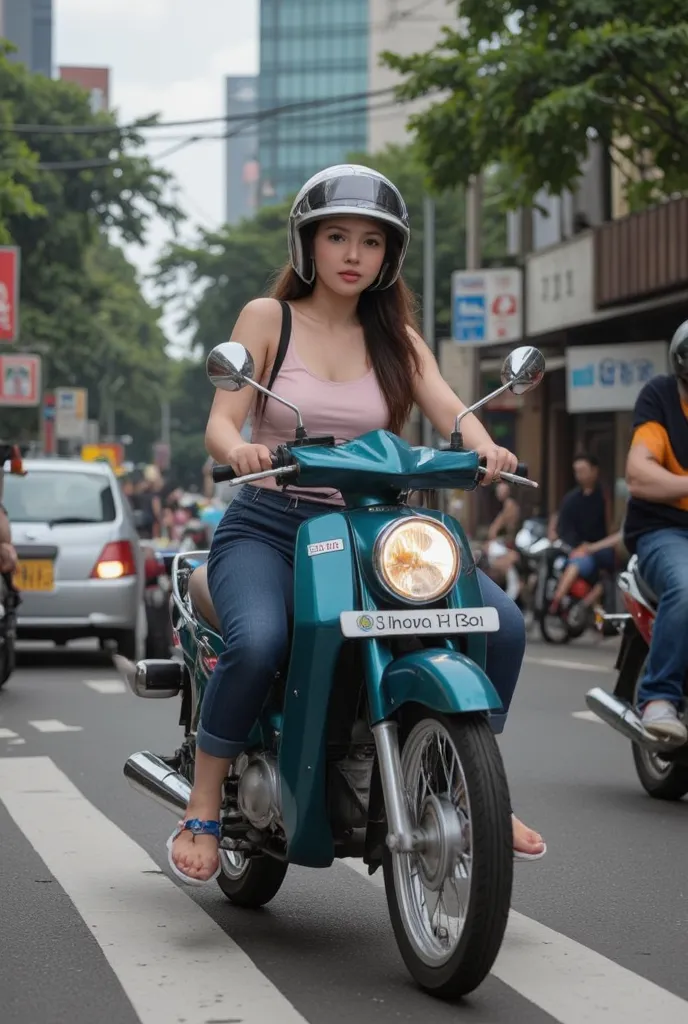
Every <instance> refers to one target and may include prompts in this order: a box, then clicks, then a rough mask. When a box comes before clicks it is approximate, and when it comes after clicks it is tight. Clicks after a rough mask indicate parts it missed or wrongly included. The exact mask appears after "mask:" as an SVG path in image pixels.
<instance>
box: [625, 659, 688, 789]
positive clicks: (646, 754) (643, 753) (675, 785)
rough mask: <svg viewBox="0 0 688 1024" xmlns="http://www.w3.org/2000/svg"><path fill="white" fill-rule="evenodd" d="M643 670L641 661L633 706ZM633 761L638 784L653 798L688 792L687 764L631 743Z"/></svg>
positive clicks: (643, 665) (643, 666)
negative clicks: (668, 759)
mask: <svg viewBox="0 0 688 1024" xmlns="http://www.w3.org/2000/svg"><path fill="white" fill-rule="evenodd" d="M644 672H645V663H644V662H643V664H642V666H641V668H640V671H639V673H638V684H637V685H636V692H635V694H634V695H633V703H634V706H635V704H636V703H637V699H638V686H639V685H640V680H641V679H642V677H643V674H644ZM632 748H633V763H634V764H635V770H636V774H637V776H638V779H639V780H640V785H641V786H642V787H643V789H644V790H645V792H646V793H648V794H649V795H650V796H651V797H653V798H654V799H655V800H674V801H675V800H681V799H682V797H684V796H685V795H686V793H688V765H686V764H679V763H678V762H676V761H665V760H664V759H663V758H661V757H660V756H659V755H658V754H655V753H653V752H652V751H650V750H645V749H644V748H643V747H639V746H638V744H637V743H633V744H632Z"/></svg>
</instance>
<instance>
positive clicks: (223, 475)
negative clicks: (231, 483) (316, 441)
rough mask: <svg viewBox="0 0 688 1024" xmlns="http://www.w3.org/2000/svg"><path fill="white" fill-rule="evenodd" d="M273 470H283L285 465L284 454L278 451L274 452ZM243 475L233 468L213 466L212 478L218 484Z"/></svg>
mask: <svg viewBox="0 0 688 1024" xmlns="http://www.w3.org/2000/svg"><path fill="white" fill-rule="evenodd" d="M270 462H271V468H272V469H281V468H282V466H284V465H285V464H286V463H285V456H284V453H283V452H282V451H281V450H280V449H278V450H277V451H276V452H273V454H272V456H271V459H270ZM241 475H242V474H241V473H237V472H236V471H235V470H234V469H232V467H231V466H213V469H212V477H213V480H214V481H215V483H216V484H222V483H225V482H226V481H227V480H234V479H235V478H236V477H237V476H241Z"/></svg>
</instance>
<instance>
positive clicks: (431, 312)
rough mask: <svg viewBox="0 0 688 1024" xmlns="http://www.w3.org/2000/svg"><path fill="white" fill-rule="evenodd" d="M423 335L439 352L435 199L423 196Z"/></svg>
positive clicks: (428, 442)
mask: <svg viewBox="0 0 688 1024" xmlns="http://www.w3.org/2000/svg"><path fill="white" fill-rule="evenodd" d="M423 336H424V338H425V342H426V344H427V345H428V347H429V348H430V351H431V352H434V353H435V354H437V346H436V344H435V200H434V199H433V198H432V197H431V196H427V195H426V196H424V197H423ZM422 440H423V444H424V445H425V446H426V447H428V448H430V447H431V446H432V423H431V422H430V420H429V419H428V417H427V416H423V420H422Z"/></svg>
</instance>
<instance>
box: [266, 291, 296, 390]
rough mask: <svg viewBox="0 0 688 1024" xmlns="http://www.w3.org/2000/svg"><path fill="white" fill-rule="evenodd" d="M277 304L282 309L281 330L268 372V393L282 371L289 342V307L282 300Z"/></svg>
mask: <svg viewBox="0 0 688 1024" xmlns="http://www.w3.org/2000/svg"><path fill="white" fill-rule="evenodd" d="M279 304H280V306H281V307H282V330H281V331H280V338H279V345H278V346H277V355H276V356H275V362H274V363H273V366H272V370H271V371H270V380H269V381H268V391H272V386H273V384H274V383H275V381H276V380H277V374H278V373H279V372H280V370H281V369H282V363H283V362H284V357H285V356H286V354H287V349H288V348H289V342H290V341H291V307H290V305H289V303H288V302H285V301H284V300H283V299H280V300H279Z"/></svg>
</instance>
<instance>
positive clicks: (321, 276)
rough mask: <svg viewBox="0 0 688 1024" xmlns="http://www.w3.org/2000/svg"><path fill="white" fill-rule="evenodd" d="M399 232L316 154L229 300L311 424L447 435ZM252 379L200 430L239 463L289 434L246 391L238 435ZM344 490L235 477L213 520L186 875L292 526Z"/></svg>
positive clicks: (404, 219) (513, 654)
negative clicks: (210, 666) (275, 276)
mask: <svg viewBox="0 0 688 1024" xmlns="http://www.w3.org/2000/svg"><path fill="white" fill-rule="evenodd" d="M409 237H410V231H409V221H408V213H407V210H406V204H405V203H404V200H403V198H402V196H401V194H400V193H399V191H398V189H397V188H396V187H395V186H394V185H393V184H392V183H391V182H390V181H388V180H387V178H385V177H383V176H382V175H381V174H379V173H378V172H377V171H373V170H370V169H369V168H367V167H361V166H358V165H340V166H336V167H330V168H327V169H326V170H324V171H321V172H320V173H319V174H316V175H315V176H314V177H313V178H311V179H310V180H309V181H308V182H307V183H306V184H305V185H304V186H303V188H302V189H301V191H300V192H299V194H298V196H297V197H296V199H295V201H294V204H293V206H292V210H291V214H290V217H289V225H288V241H289V255H290V261H289V264H288V265H287V266H286V268H285V269H284V271H283V273H282V275H281V277H280V278H279V280H278V282H277V284H276V285H275V288H274V290H273V293H272V295H273V297H271V298H260V299H256V300H254V301H252V302H249V303H248V305H247V306H246V307H245V308H244V309H243V310H242V312H241V314H240V316H239V319H238V321H237V324H236V326H235V329H234V332H233V335H232V337H233V338H236V339H237V340H240V341H241V343H242V344H243V345H244V346H245V347H246V348H247V349H248V350H249V352H250V354H251V356H252V358H253V361H254V364H255V374H256V380H259V381H261V382H262V383H263V384H264V385H266V386H267V387H268V388H269V389H273V388H274V392H275V394H277V395H280V397H282V398H284V399H285V400H287V401H290V402H292V403H293V404H295V405H297V406H298V407H299V408H300V410H301V413H302V415H303V420H304V422H305V424H306V425H307V427H308V429H309V431H310V432H311V433H312V434H314V435H316V434H326V435H332V436H334V437H335V438H338V439H348V438H353V437H357V436H360V435H361V434H363V433H365V432H367V431H371V430H379V429H386V430H391V431H393V432H396V433H399V432H400V431H401V429H402V427H403V425H404V423H405V421H406V418H407V416H408V414H409V412H410V411H411V408H412V406H413V404H414V402H415V403H417V404H418V405H419V406H420V408H421V409H422V410H423V411H424V412H425V413H426V415H427V416H428V417H429V418H430V419H431V420H432V423H433V425H434V426H435V428H436V429H437V431H438V432H439V433H440V434H442V435H444V436H445V437H448V436H449V434H450V433H451V431H452V429H453V426H454V421H455V417H456V415H457V414H458V413H459V412H461V411H462V410H463V409H464V408H465V407H464V405H463V404H462V403H461V401H460V400H459V399H458V398H457V397H456V395H455V394H454V392H453V391H452V390H451V388H450V387H449V386H448V385H447V384H446V382H445V381H444V380H443V378H442V377H441V375H440V373H439V370H438V367H437V363H436V362H435V359H434V357H433V355H432V353H431V352H430V350H429V348H428V347H427V345H426V344H425V342H424V341H423V340H422V339H421V338H420V337H419V336H418V334H417V333H416V332H415V330H414V329H413V327H412V324H413V314H412V308H411V301H410V293H409V291H408V289H407V288H406V286H405V284H404V283H403V281H402V279H401V277H400V272H401V267H402V263H403V261H404V256H405V254H406V249H407V247H408V241H409ZM253 394H254V392H253V391H252V390H251V389H249V388H246V389H244V390H240V391H236V392H232V393H230V392H226V391H222V390H217V391H216V393H215V398H214V401H213V406H212V410H211V413H210V418H209V421H208V427H207V430H206V446H207V448H208V452H209V454H210V455H211V456H212V457H213V458H214V459H216V460H217V461H218V462H219V463H229V464H231V465H232V466H233V468H234V469H235V471H236V472H237V474H241V475H243V474H248V473H253V472H260V471H261V470H266V469H270V467H271V456H270V450H271V449H274V448H276V447H277V446H278V445H279V444H284V443H286V442H287V441H289V440H290V439H291V438H292V437H293V430H294V423H293V416H292V415H291V413H290V412H289V410H288V409H285V408H284V406H283V405H281V404H279V403H277V402H270V401H267V403H266V402H264V401H261V400H259V401H258V402H257V403H256V408H255V410H254V413H255V415H254V419H253V423H254V426H253V433H252V439H251V442H250V443H247V442H246V441H245V440H244V438H243V437H242V436H241V433H240V431H241V429H242V427H243V425H244V424H245V422H246V419H247V417H248V415H249V413H250V412H251V404H252V398H253ZM463 436H464V440H465V443H466V445H467V446H468V447H470V448H473V449H476V450H477V451H478V452H479V453H481V455H484V456H485V458H486V460H487V461H486V465H487V473H486V475H485V477H484V481H485V483H486V484H489V483H490V482H491V481H492V480H493V479H494V478H495V476H496V475H497V474H498V473H499V472H500V470H513V469H515V467H516V465H517V461H516V457H515V456H514V455H512V453H511V452H509V451H507V450H506V449H505V448H500V447H499V446H498V445H496V444H495V442H494V441H493V440H492V439H491V438H490V436H489V434H488V433H487V432H486V431H485V429H484V427H483V426H482V425H481V424H480V421H479V420H478V419H477V418H476V417H475V416H467V417H466V418H465V420H464V421H463ZM323 503H324V504H323ZM341 504H342V498H341V495H340V494H338V492H336V491H332V490H329V489H320V490H317V491H312V490H304V489H303V488H298V487H291V486H288V487H286V488H284V489H283V490H280V488H279V485H278V484H277V483H276V482H275V480H274V478H273V479H270V478H268V479H263V480H261V481H255V485H254V484H246V485H244V487H243V488H242V491H241V493H240V494H239V495H238V496H237V497H236V498H235V499H234V501H233V502H232V504H231V505H230V506H229V508H228V509H227V511H226V513H225V515H224V518H223V520H222V522H221V524H220V526H219V527H218V529H217V531H216V533H215V536H214V538H213V543H212V546H211V550H210V556H209V559H208V584H209V588H210V592H211V595H212V599H213V603H214V606H215V610H216V613H217V616H218V619H219V620H220V622H221V623H222V635H223V639H224V641H225V645H226V647H225V650H224V651H223V653H222V654H221V656H220V657H219V659H218V662H217V666H216V668H215V670H214V672H213V675H212V677H211V679H210V681H209V683H208V688H207V690H206V692H205V695H204V698H203V702H202V706H201V716H200V723H199V726H198V730H197V735H196V761H195V772H194V785H193V790H192V793H191V797H190V800H189V804H188V808H187V811H186V815H187V816H186V818H185V820H184V821H182V822H180V824H179V826H178V828H177V830H176V831H175V833H173V835H172V836H171V837H170V840H169V841H168V850H169V855H170V863H171V865H172V869H173V870H174V872H175V873H176V874H177V875H179V876H180V877H181V878H182V879H183V880H184V881H186V882H190V883H192V884H199V883H203V882H206V881H209V880H210V879H212V878H214V877H216V876H217V874H218V873H219V871H220V866H219V860H218V837H219V821H218V818H219V811H220V802H221V790H222V784H223V780H224V778H225V776H226V775H227V772H228V769H229V766H230V764H231V761H232V760H233V759H234V758H236V757H237V756H238V754H239V753H241V752H242V751H243V750H244V748H245V746H246V741H247V737H248V735H249V732H250V730H251V728H252V726H253V723H254V722H255V720H256V718H257V717H258V714H259V713H260V709H261V707H262V705H263V703H264V700H265V697H266V694H267V692H268V690H269V687H270V685H271V682H272V680H273V678H274V676H275V673H276V672H277V671H278V670H279V669H280V668H281V666H282V664H283V662H284V659H285V656H286V654H287V651H288V645H289V617H290V614H291V611H292V605H293V586H294V582H293V559H294V551H295V544H296V534H297V531H298V528H299V526H300V524H301V523H302V522H303V521H304V520H305V519H307V518H309V517H311V516H317V515H319V514H322V512H323V511H324V510H325V509H327V508H328V506H330V507H331V506H332V505H334V506H335V507H337V506H338V505H339V506H341ZM481 587H482V590H483V597H484V600H485V602H486V603H487V604H489V605H494V606H495V607H497V609H498V612H499V618H500V631H499V633H491V634H489V637H490V638H494V639H492V640H490V639H488V653H487V669H486V671H487V674H488V676H490V678H491V679H492V682H493V684H494V686H495V688H496V690H497V692H498V693H499V695H500V698H501V700H502V704H503V706H504V709H505V710H506V709H507V708H508V706H509V703H510V700H511V696H512V694H513V691H514V688H515V685H516V681H517V679H518V674H519V670H520V666H521V662H522V659H523V653H524V648H525V628H524V623H523V618H522V616H521V613H520V612H519V611H518V609H517V608H516V606H515V605H514V604H513V602H512V601H510V600H509V598H508V597H507V596H506V595H505V594H504V593H503V592H502V591H501V590H500V589H499V587H497V586H496V584H494V583H492V581H490V580H488V579H487V578H486V577H484V576H481ZM513 832H514V852H515V857H516V858H517V859H533V858H538V857H540V856H542V855H543V853H544V850H545V847H544V843H543V841H542V838H541V837H540V836H539V835H538V834H537V833H534V832H532V831H531V830H530V829H527V828H526V827H525V825H523V823H522V822H520V821H518V819H516V818H514V822H513Z"/></svg>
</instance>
